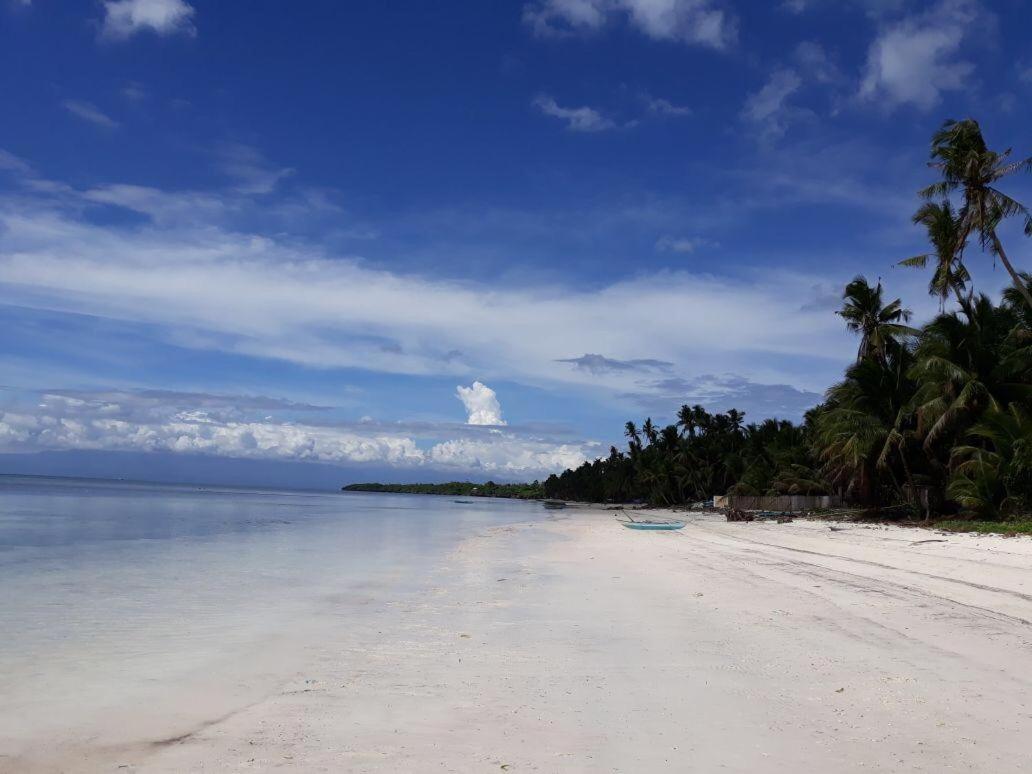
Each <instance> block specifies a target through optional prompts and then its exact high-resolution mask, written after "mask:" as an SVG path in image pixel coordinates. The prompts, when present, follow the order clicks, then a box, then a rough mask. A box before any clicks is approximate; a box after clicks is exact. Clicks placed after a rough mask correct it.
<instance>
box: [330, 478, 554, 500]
mask: <svg viewBox="0 0 1032 774" xmlns="http://www.w3.org/2000/svg"><path fill="white" fill-rule="evenodd" d="M341 491H344V492H390V493H392V494H427V495H449V496H452V497H456V496H457V497H509V498H514V499H516V500H543V499H544V498H545V489H544V487H543V486H542V485H541V484H540V483H539V482H537V481H535V482H533V483H531V484H496V483H495V482H494V481H488V482H487V483H484V484H474V483H473V482H471V481H449V482H448V483H445V484H375V483H372V484H348V485H347V486H342V487H341Z"/></svg>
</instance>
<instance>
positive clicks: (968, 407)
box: [908, 295, 1032, 452]
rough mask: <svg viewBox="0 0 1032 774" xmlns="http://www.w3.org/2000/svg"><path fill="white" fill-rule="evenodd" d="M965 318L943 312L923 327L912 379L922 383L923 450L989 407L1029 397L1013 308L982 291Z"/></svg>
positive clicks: (919, 404) (1025, 362)
mask: <svg viewBox="0 0 1032 774" xmlns="http://www.w3.org/2000/svg"><path fill="white" fill-rule="evenodd" d="M969 306H970V311H969V315H968V319H967V320H962V319H961V318H959V317H957V315H956V314H942V315H939V316H938V317H937V318H935V319H934V320H932V321H931V322H930V323H928V325H926V326H925V329H924V332H923V334H922V337H921V343H920V345H919V346H918V348H917V351H916V352H915V358H916V362H915V364H914V366H913V367H912V368H911V369H910V370H909V373H908V375H909V377H910V378H911V379H913V380H914V381H915V382H917V383H919V384H920V385H921V386H920V388H919V389H918V392H917V396H916V398H915V405H916V412H917V418H918V433H919V434H921V435H923V436H924V445H925V449H926V451H928V452H931V451H932V449H933V447H935V446H936V445H938V444H940V443H942V442H944V441H947V440H949V439H952V438H955V437H957V433H958V432H961V431H963V430H964V429H966V427H969V426H970V425H971V424H972V423H973V422H975V421H977V420H978V419H979V418H980V417H981V415H982V413H983V412H985V411H987V410H999V409H1000V407H1001V406H1003V405H1006V404H1007V403H1008V402H1010V401H1012V400H1022V401H1027V400H1028V399H1029V397H1030V394H1029V393H1030V389H1032V388H1030V386H1029V383H1028V379H1029V375H1030V374H1029V370H1030V363H1029V361H1028V358H1027V357H1024V356H1023V354H1024V351H1023V350H1014V347H1013V345H1012V343H1011V342H1012V341H1013V335H1012V334H1013V331H1014V329H1015V324H1016V323H1017V316H1016V315H1015V313H1014V311H1013V310H1012V309H1011V308H1009V307H1005V306H1001V307H996V306H993V304H992V302H991V301H990V300H989V299H988V298H987V297H986V296H985V295H982V296H980V297H978V298H977V299H974V300H972V302H971V303H970V305H969Z"/></svg>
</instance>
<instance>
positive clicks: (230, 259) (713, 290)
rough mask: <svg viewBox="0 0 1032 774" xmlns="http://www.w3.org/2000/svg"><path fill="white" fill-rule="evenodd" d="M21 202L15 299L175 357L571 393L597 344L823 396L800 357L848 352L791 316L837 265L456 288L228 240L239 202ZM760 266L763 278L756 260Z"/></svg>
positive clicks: (145, 192) (629, 383) (811, 320)
mask: <svg viewBox="0 0 1032 774" xmlns="http://www.w3.org/2000/svg"><path fill="white" fill-rule="evenodd" d="M808 158H809V160H810V161H811V162H814V159H815V158H819V155H818V156H814V155H813V154H810V156H809V157H808ZM814 163H815V162H814ZM14 174H18V173H17V172H14ZM23 188H24V189H25V190H28V191H29V192H28V193H23V194H19V195H14V194H8V195H7V196H6V197H3V198H2V199H0V288H2V290H0V292H2V293H3V295H4V298H5V299H6V302H7V303H9V304H12V305H20V306H24V307H28V308H34V309H42V310H53V311H54V312H57V313H81V314H88V315H95V316H97V317H99V318H101V319H106V320H115V321H119V324H120V325H133V326H139V330H140V331H141V335H145V336H148V337H155V338H157V339H158V340H160V341H168V342H173V343H175V344H176V345H177V346H183V347H189V348H193V349H201V350H216V351H220V352H225V353H230V354H235V355H242V356H253V357H263V358H274V359H279V360H283V361H287V362H292V363H297V364H302V365H305V366H309V367H316V368H351V367H357V368H362V369H366V370H369V371H374V372H380V373H404V374H414V375H435V376H440V375H450V376H453V377H459V378H469V377H472V376H473V375H474V374H476V375H477V376H479V377H480V378H481V379H482V380H483V381H486V382H487V383H488V384H490V383H491V379H494V378H500V379H505V380H506V381H518V382H520V383H523V384H528V385H535V386H543V387H556V386H559V385H565V387H566V388H569V389H575V390H576V389H589V388H590V389H595V388H598V387H600V380H599V379H598V378H597V377H595V376H593V375H592V374H589V373H585V372H583V371H581V370H578V369H570V368H567V367H560V366H558V365H557V364H555V363H554V362H553V361H555V360H557V359H561V358H568V357H569V356H570V353H576V352H598V351H599V350H600V349H602V348H603V347H604V348H605V351H606V352H610V353H635V352H648V353H649V356H650V357H655V358H658V359H662V360H665V361H668V362H671V363H699V362H705V363H707V369H708V370H710V371H713V372H730V373H736V374H740V375H741V376H743V377H746V378H749V379H751V380H753V381H759V382H775V383H787V384H797V385H798V386H801V387H808V388H811V389H813V388H817V389H823V387H824V386H825V383H824V381H823V380H824V379H825V378H827V375H822V374H820V373H816V372H815V369H814V366H813V365H810V366H809V367H808V368H806V369H805V370H800V369H799V368H798V367H796V365H795V364H794V363H793V358H794V357H805V358H807V359H808V360H809V362H811V364H812V359H813V358H818V357H821V356H824V357H825V358H827V359H828V363H829V366H828V370H829V371H837V369H838V367H839V365H840V358H841V355H842V352H843V348H842V343H843V341H844V339H845V334H844V333H843V332H842V331H841V329H840V325H839V321H838V320H837V319H835V318H834V316H833V315H828V314H826V313H824V312H823V311H811V310H800V308H799V307H800V302H799V296H798V288H800V287H803V288H809V287H812V286H813V285H814V284H816V283H818V282H828V281H831V282H837V281H838V280H839V279H840V277H838V276H837V274H838V272H837V270H834V269H830V270H829V271H830V272H831V273H830V276H818V275H814V274H810V273H808V274H806V275H799V274H794V273H791V272H782V271H777V270H771V269H757V268H752V269H749V270H748V271H747V272H746V273H744V274H743V275H742V276H740V277H739V276H727V277H717V276H712V275H709V274H705V273H700V272H689V271H670V272H658V273H652V274H641V275H637V276H635V277H631V278H626V279H620V280H616V281H612V282H610V283H608V284H601V285H592V286H590V287H566V286H563V285H557V284H555V283H551V282H548V283H540V284H539V283H519V284H515V285H512V284H505V283H502V284H493V283H478V282H452V281H446V280H441V279H437V278H427V277H421V276H417V275H412V274H397V273H393V272H391V271H387V270H384V269H378V268H375V267H374V266H371V265H370V264H368V263H366V262H363V261H361V260H356V259H352V258H349V257H347V256H344V255H337V254H327V253H325V252H324V251H322V250H321V249H319V248H317V247H313V246H311V245H308V244H306V243H304V242H303V241H299V240H296V239H292V238H284V239H280V238H278V237H277V238H273V237H269V236H263V235H259V234H254V233H241V232H238V231H235V230H232V229H230V228H227V227H226V225H225V224H226V222H231V221H232V220H233V218H232V217H226V218H224V217H223V212H224V210H226V209H230V210H231V209H232V208H234V207H236V206H238V205H239V202H240V198H239V196H238V195H233V196H230V197H224V198H223V197H219V196H217V195H215V194H212V193H202V192H168V191H160V190H157V189H152V188H145V187H139V186H129V185H109V186H104V187H100V188H95V189H90V190H87V191H77V190H75V189H73V188H72V187H70V186H67V185H65V184H63V183H59V182H53V181H47V180H40V179H37V178H26V180H25V181H24V185H23ZM833 193H834V192H833ZM777 195H778V196H779V197H780V198H784V197H785V196H786V195H788V194H786V193H785V192H783V191H780V190H779V191H778V192H777ZM820 196H821V197H822V198H825V199H826V198H827V196H828V192H827V191H825V190H822V191H820ZM98 201H102V202H105V203H107V204H109V205H111V206H122V207H129V208H132V209H134V210H135V211H138V212H142V213H145V214H148V215H149V216H150V217H151V218H153V222H152V223H144V224H139V223H136V224H134V225H132V226H123V225H110V224H108V225H103V224H98V223H95V222H89V221H86V220H83V219H82V218H81V217H80V215H79V214H78V213H79V212H81V210H82V205H83V204H85V203H92V202H98ZM262 212H264V210H258V211H257V212H256V211H255V210H254V209H252V210H251V214H250V216H249V217H251V218H254V217H256V216H258V215H260V213H262ZM679 238H689V239H690V238H691V237H690V236H688V237H679ZM674 246H675V245H674V244H673V243H671V247H674ZM685 246H686V245H681V247H682V248H683V247H685ZM754 257H755V258H756V261H754V262H753V264H754V266H756V265H760V264H759V263H758V261H759V259H760V258H762V256H754ZM743 258H745V259H747V258H749V256H743ZM656 309H663V310H664V314H663V315H656V313H655V310H656ZM456 353H461V355H460V356H458V355H456ZM602 381H603V383H604V385H605V387H606V389H611V390H614V391H616V390H620V391H622V392H625V391H627V390H630V389H632V388H634V377H633V375H632V374H626V373H620V372H613V373H610V374H607V376H606V378H605V379H604V380H602ZM466 383H467V384H468V383H469V382H466Z"/></svg>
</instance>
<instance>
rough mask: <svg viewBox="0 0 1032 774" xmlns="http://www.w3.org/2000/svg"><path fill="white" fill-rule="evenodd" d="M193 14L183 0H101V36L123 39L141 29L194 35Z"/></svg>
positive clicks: (191, 8)
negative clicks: (102, 16)
mask: <svg viewBox="0 0 1032 774" xmlns="http://www.w3.org/2000/svg"><path fill="white" fill-rule="evenodd" d="M193 15H194V9H193V6H191V5H190V4H189V3H187V2H184V0H104V23H103V26H102V27H101V36H102V37H104V38H107V39H110V40H125V39H126V38H129V37H132V36H133V35H135V34H136V33H137V32H141V31H143V30H150V31H151V32H154V33H156V34H158V35H173V34H176V33H182V34H186V35H194V34H196V30H195V28H194V26H193Z"/></svg>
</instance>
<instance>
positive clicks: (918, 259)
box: [899, 199, 971, 310]
mask: <svg viewBox="0 0 1032 774" xmlns="http://www.w3.org/2000/svg"><path fill="white" fill-rule="evenodd" d="M913 220H914V223H919V224H921V225H922V226H924V227H925V229H926V230H927V231H928V241H929V242H930V243H931V245H932V247H933V248H934V249H933V252H930V253H923V254H922V255H915V256H914V257H913V258H907V259H906V260H905V261H900V262H899V265H900V266H916V267H918V268H922V269H923V268H924V267H925V266H926V265H927V264H928V261H929V259H934V260H935V271H934V272H933V273H932V279H931V281H930V282H929V283H928V294H929V295H932V296H938V297H939V309H940V310H941V309H942V308H943V306H944V305H945V303H946V297H947V296H948V295H949V294H950V292H951V291H952V292H953V293H954V294H955V295H956V296H957V303H959V304H960V306H961V308H964V305H965V304H964V296H963V295H962V293H963V291H964V288H965V287H966V286H967V283H968V282H970V281H971V275H970V274H969V273H968V270H967V268H966V267H965V266H964V241H965V240H964V239H962V238H961V237H962V232H963V227H962V224H961V220H960V217H959V216H958V215H957V214H956V213H954V211H953V205H951V204H950V201H949V199H944V200H943V201H942V202H941V203H939V202H925V203H924V204H923V205H922V206H921V208H920V209H919V210H918V211H917V212H916V213H914V218H913Z"/></svg>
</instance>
